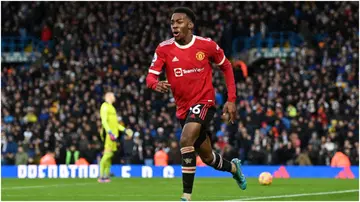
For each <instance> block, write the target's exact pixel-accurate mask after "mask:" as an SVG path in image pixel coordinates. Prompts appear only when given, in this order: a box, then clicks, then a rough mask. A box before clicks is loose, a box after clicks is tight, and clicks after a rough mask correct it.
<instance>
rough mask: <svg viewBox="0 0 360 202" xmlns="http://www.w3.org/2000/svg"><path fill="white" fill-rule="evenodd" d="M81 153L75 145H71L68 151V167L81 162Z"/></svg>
mask: <svg viewBox="0 0 360 202" xmlns="http://www.w3.org/2000/svg"><path fill="white" fill-rule="evenodd" d="M79 157H80V152H79V151H78V150H77V149H76V147H75V145H71V146H70V148H69V149H68V150H67V151H66V161H65V163H66V165H69V164H75V163H76V161H77V160H79Z"/></svg>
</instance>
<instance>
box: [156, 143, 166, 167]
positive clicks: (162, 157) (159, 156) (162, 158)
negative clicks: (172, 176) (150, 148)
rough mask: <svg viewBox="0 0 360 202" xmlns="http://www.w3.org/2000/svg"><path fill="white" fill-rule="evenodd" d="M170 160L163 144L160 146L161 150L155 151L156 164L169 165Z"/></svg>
mask: <svg viewBox="0 0 360 202" xmlns="http://www.w3.org/2000/svg"><path fill="white" fill-rule="evenodd" d="M168 161H169V156H168V154H167V153H166V152H165V151H164V149H163V148H162V146H160V148H159V150H158V151H156V152H155V155H154V162H155V164H154V165H155V166H167V165H168Z"/></svg>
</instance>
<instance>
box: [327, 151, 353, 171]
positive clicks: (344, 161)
mask: <svg viewBox="0 0 360 202" xmlns="http://www.w3.org/2000/svg"><path fill="white" fill-rule="evenodd" d="M350 165H351V163H350V159H349V157H348V156H347V155H345V154H344V153H342V152H341V151H338V152H336V153H335V155H334V157H332V159H331V167H348V166H350Z"/></svg>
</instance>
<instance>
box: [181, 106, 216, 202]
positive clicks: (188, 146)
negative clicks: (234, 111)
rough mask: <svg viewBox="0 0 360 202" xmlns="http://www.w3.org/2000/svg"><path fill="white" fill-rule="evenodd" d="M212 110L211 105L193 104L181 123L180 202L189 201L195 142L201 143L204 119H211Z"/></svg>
mask: <svg viewBox="0 0 360 202" xmlns="http://www.w3.org/2000/svg"><path fill="white" fill-rule="evenodd" d="M214 110H215V108H213V107H212V106H211V105H206V104H195V105H193V106H192V107H191V108H190V110H189V113H188V115H187V118H186V120H183V121H181V122H180V123H181V126H182V127H183V130H182V134H181V138H180V147H181V155H182V176H183V196H182V198H181V199H182V200H191V193H192V188H193V184H194V177H195V171H196V154H195V148H196V142H200V143H202V141H204V140H205V139H204V138H201V137H200V131H201V128H202V127H203V125H206V117H213V115H214Z"/></svg>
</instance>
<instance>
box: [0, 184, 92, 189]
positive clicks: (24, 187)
mask: <svg viewBox="0 0 360 202" xmlns="http://www.w3.org/2000/svg"><path fill="white" fill-rule="evenodd" d="M90 184H96V183H74V184H49V185H37V186H19V187H4V188H3V187H1V189H2V190H12V189H37V188H47V187H67V186H70V185H77V186H82V185H90Z"/></svg>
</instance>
